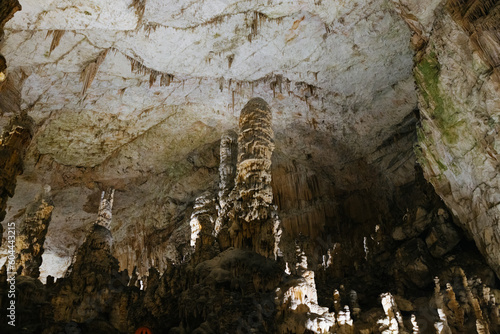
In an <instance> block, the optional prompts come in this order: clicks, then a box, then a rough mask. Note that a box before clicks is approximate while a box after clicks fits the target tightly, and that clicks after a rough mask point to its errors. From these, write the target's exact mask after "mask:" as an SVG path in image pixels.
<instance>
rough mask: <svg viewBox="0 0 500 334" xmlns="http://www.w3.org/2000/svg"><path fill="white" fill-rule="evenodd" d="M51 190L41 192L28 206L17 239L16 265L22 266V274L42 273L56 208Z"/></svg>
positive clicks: (34, 276)
mask: <svg viewBox="0 0 500 334" xmlns="http://www.w3.org/2000/svg"><path fill="white" fill-rule="evenodd" d="M49 192H50V188H48V189H47V190H46V192H45V193H44V194H39V196H37V197H38V198H37V199H35V201H34V202H32V203H30V205H28V207H26V213H25V214H24V216H23V219H22V222H21V224H19V229H18V237H17V239H16V254H17V261H16V265H17V267H18V268H20V267H22V269H21V270H20V273H21V274H22V275H24V276H29V277H32V278H38V276H39V275H40V266H41V264H42V255H43V252H44V247H43V244H44V243H45V236H46V235H47V230H48V228H49V224H50V219H51V217H52V210H54V206H53V205H51V204H52V200H51V199H50V194H49Z"/></svg>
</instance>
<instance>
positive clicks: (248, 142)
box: [229, 98, 275, 257]
mask: <svg viewBox="0 0 500 334" xmlns="http://www.w3.org/2000/svg"><path fill="white" fill-rule="evenodd" d="M271 121H272V114H271V110H270V109H269V106H268V105H267V103H266V102H265V101H264V100H263V99H261V98H254V99H251V100H250V101H249V102H248V103H247V104H246V105H245V107H244V108H243V110H242V111H241V115H240V123H239V128H240V129H239V130H240V133H239V136H238V159H237V174H236V180H235V188H234V194H233V196H234V208H233V209H232V211H231V212H230V213H229V217H230V221H231V222H232V224H231V226H230V228H229V234H230V238H231V243H232V246H234V247H239V248H251V249H253V250H254V251H256V252H257V253H259V254H261V255H263V256H266V257H270V256H272V255H274V253H275V236H274V230H275V228H274V224H273V220H272V217H271V203H272V200H273V191H272V187H271V156H272V153H273V149H274V143H273V136H274V134H273V130H272V129H271Z"/></svg>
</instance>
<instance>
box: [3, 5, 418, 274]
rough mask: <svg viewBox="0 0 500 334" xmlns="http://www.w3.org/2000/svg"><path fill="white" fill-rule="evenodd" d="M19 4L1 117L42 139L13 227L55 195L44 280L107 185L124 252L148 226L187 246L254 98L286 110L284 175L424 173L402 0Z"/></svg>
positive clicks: (32, 152)
mask: <svg viewBox="0 0 500 334" xmlns="http://www.w3.org/2000/svg"><path fill="white" fill-rule="evenodd" d="M20 3H21V5H22V10H21V11H19V12H17V13H16V14H15V15H14V17H13V19H11V20H10V21H9V22H8V23H7V24H6V26H5V36H4V38H3V42H2V48H1V50H2V54H3V55H4V56H5V58H6V59H7V64H8V74H9V76H8V81H7V82H6V83H5V85H6V86H5V87H7V88H6V89H4V92H3V93H2V94H4V96H3V99H4V100H5V99H9V106H10V107H9V108H7V107H5V104H4V105H3V108H2V110H1V113H2V115H1V118H0V121H1V123H2V125H5V124H7V122H8V120H9V118H10V117H11V116H12V115H13V114H14V113H19V112H20V111H24V112H27V114H28V115H29V116H30V117H32V118H33V119H34V120H35V123H36V131H35V136H34V138H33V141H32V143H31V145H30V147H29V150H28V155H27V158H26V161H25V170H24V173H23V175H21V176H20V177H19V178H18V186H17V189H16V196H15V197H14V198H13V199H11V200H10V202H9V208H8V209H9V210H8V214H7V219H6V221H8V220H9V219H14V218H13V217H14V216H15V215H16V214H19V213H20V212H21V211H20V210H22V208H24V207H25V206H26V204H27V203H28V202H30V201H32V200H33V198H34V197H35V195H36V193H38V192H40V191H41V190H42V189H43V187H44V186H45V185H49V186H50V187H51V188H52V190H51V191H52V196H53V198H54V203H55V209H54V212H53V216H52V223H51V228H52V229H53V231H51V230H49V233H48V235H47V241H46V245H45V248H46V254H45V255H44V264H43V266H44V267H42V276H43V275H44V273H45V275H46V274H47V273H50V274H52V275H56V276H57V275H61V273H62V270H64V268H65V265H67V264H68V263H69V259H70V257H71V254H72V251H73V250H74V249H75V247H76V245H77V244H79V243H80V242H81V241H82V238H83V236H84V234H85V231H86V228H87V227H88V225H89V224H90V222H92V221H93V220H95V213H96V211H97V205H98V201H99V196H100V191H101V189H104V188H106V187H109V186H112V187H114V188H115V189H116V190H117V192H116V194H115V209H114V210H115V212H114V222H115V223H114V224H115V225H114V226H112V231H113V233H114V236H115V242H116V244H117V245H120V243H121V242H122V241H123V245H124V248H127V247H128V249H129V251H130V249H131V248H133V247H134V245H136V242H137V240H130V238H131V237H130V235H131V234H133V235H134V238H137V239H140V238H143V239H144V238H147V233H145V232H143V231H144V228H146V229H147V228H152V229H157V230H162V231H163V230H165V229H166V230H169V231H170V232H169V234H168V235H169V237H170V238H174V239H172V240H173V241H175V238H181V237H180V236H179V235H182V233H184V232H182V231H180V232H178V233H177V232H175V231H177V230H178V229H180V228H181V227H179V226H180V225H179V224H178V222H179V221H180V220H182V219H183V218H182V217H181V216H182V215H181V214H180V213H179V212H180V211H182V210H183V209H182V208H183V205H184V209H185V208H186V207H188V206H189V205H188V204H186V203H191V204H192V201H193V200H194V198H195V197H196V196H197V195H198V194H199V193H200V192H201V191H203V190H205V189H207V188H210V187H211V185H213V184H214V182H217V172H216V170H217V168H218V140H219V139H220V137H221V135H222V134H223V133H224V131H226V130H229V129H236V128H237V126H238V118H239V113H240V111H241V109H242V108H243V106H244V105H245V104H246V103H247V101H248V100H249V99H251V98H252V97H257V96H258V97H262V98H263V99H264V100H266V101H267V102H268V103H269V106H270V108H271V110H272V112H273V130H274V132H275V144H276V149H275V153H274V157H273V166H274V167H273V168H278V167H280V166H282V167H283V166H285V167H283V168H284V169H285V170H287V169H286V168H288V167H286V166H290V165H293V166H295V168H297V169H298V170H301V171H302V172H304V173H306V174H307V173H308V175H310V174H314V175H318V176H317V179H318V180H319V182H320V183H321V184H322V185H323V187H324V188H325V187H326V188H327V187H328V186H330V187H334V186H336V187H339V188H346V189H347V188H356V187H358V188H363V187H365V186H366V184H365V183H366V182H368V183H370V182H372V181H370V180H368V181H367V180H365V179H363V177H362V176H359V174H363V173H364V172H358V171H356V170H355V169H353V168H352V166H365V167H363V168H365V169H364V171H367V170H370V172H367V173H368V174H370V175H371V174H376V175H382V176H380V177H381V178H384V179H386V180H389V181H387V182H389V183H393V184H396V185H400V184H404V183H406V182H409V181H411V180H412V178H413V174H414V170H413V166H414V159H413V150H412V146H413V139H414V137H413V136H414V133H413V132H412V129H413V128H412V127H413V125H414V123H415V121H416V118H415V115H414V110H415V108H416V103H417V98H416V93H415V85H414V79H413V76H412V67H413V54H414V51H413V50H412V48H411V46H410V37H411V33H410V29H409V28H408V26H407V24H406V23H405V22H404V21H403V20H402V19H401V17H400V15H398V13H397V10H396V7H395V5H394V4H393V3H392V2H390V1H385V0H374V1H360V0H357V1H321V0H319V1H317V0H316V1H312V0H311V1H297V0H295V1H292V0H288V1H273V2H271V1H260V0H259V1H255V0H252V1H229V0H227V1H222V0H219V1H217V0H205V1H192V0H190V1H163V0H142V1H141V0H134V1H130V0H113V1H111V0H99V1H97V0H92V1H78V0H73V1H53V0H23V1H20ZM422 10H425V9H422ZM5 92H8V93H9V94H8V95H7V93H5ZM207 152H208V153H207ZM212 153H213V154H212ZM297 166H300V167H297ZM366 166H368V167H366ZM363 182H365V183H363ZM372 183H373V182H372ZM176 229H177V230H176ZM55 231H57V233H56V232H55ZM172 231H174V232H172ZM141 233H142V234H141ZM176 233H177V234H176ZM124 240H128V241H126V242H125V241H124ZM169 247H171V248H173V247H174V246H167V252H169V251H171V252H173V253H175V251H176V250H175V249H170V248H169ZM117 252H118V253H120V252H122V253H124V252H127V250H121V251H117ZM118 257H119V256H118ZM136 259H137V258H136ZM121 264H122V266H128V265H129V264H123V263H121Z"/></svg>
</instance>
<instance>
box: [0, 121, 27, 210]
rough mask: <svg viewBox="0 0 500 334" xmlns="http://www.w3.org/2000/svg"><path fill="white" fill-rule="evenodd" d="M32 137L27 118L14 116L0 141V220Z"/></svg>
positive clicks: (14, 187) (20, 171)
mask: <svg viewBox="0 0 500 334" xmlns="http://www.w3.org/2000/svg"><path fill="white" fill-rule="evenodd" d="M32 137H33V124H32V119H31V118H30V117H29V116H26V115H21V116H15V117H13V118H12V119H11V121H10V122H9V125H8V127H7V128H6V129H5V130H4V132H3V134H2V137H1V139H0V167H1V171H0V182H1V183H0V220H3V219H4V218H5V214H6V212H5V209H6V207H7V199H8V198H9V197H12V196H14V190H15V189H16V178H17V176H18V175H19V174H21V173H22V172H23V166H24V161H23V160H24V155H25V153H26V149H27V147H28V145H29V144H30V142H31V138H32Z"/></svg>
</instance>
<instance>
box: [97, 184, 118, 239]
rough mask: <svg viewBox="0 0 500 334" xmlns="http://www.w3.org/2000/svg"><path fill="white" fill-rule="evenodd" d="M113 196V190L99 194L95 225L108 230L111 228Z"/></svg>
mask: <svg viewBox="0 0 500 334" xmlns="http://www.w3.org/2000/svg"><path fill="white" fill-rule="evenodd" d="M114 196H115V190H114V189H107V190H106V191H103V192H102V194H101V202H100V203H99V211H98V213H97V220H96V222H95V223H96V224H97V225H101V226H103V227H105V228H107V229H108V230H109V229H110V227H111V221H112V218H113V213H112V211H113V200H114Z"/></svg>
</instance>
